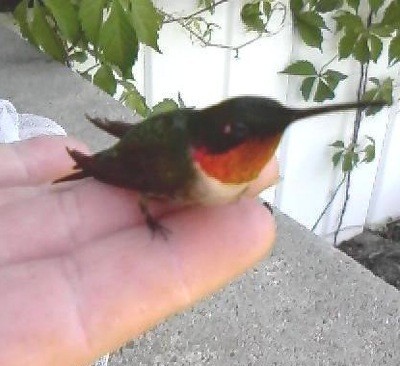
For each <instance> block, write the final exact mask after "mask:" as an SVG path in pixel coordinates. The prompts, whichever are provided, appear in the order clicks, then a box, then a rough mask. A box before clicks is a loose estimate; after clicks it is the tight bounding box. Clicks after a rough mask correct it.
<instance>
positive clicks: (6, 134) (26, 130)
mask: <svg viewBox="0 0 400 366" xmlns="http://www.w3.org/2000/svg"><path fill="white" fill-rule="evenodd" d="M41 135H61V136H65V135H66V132H65V130H64V129H63V128H62V127H61V126H60V125H58V124H57V123H56V122H54V121H53V120H51V119H49V118H46V117H41V116H36V115H34V114H19V113H18V112H17V110H16V109H15V107H14V106H13V105H12V103H11V102H9V101H8V100H5V99H0V143H7V142H15V141H21V140H26V139H29V138H31V137H35V136H41Z"/></svg>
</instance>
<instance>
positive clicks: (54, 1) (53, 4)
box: [43, 0, 80, 44]
mask: <svg viewBox="0 0 400 366" xmlns="http://www.w3.org/2000/svg"><path fill="white" fill-rule="evenodd" d="M43 2H44V4H45V5H46V7H47V8H48V9H50V11H51V14H52V15H53V17H54V19H55V21H56V23H57V26H58V27H59V28H60V32H61V35H62V36H65V38H66V39H67V40H69V41H70V42H72V43H73V44H74V43H75V42H76V41H77V40H78V39H79V36H80V24H79V19H78V12H77V10H76V9H75V7H74V6H73V5H72V4H71V2H70V1H69V0H43Z"/></svg>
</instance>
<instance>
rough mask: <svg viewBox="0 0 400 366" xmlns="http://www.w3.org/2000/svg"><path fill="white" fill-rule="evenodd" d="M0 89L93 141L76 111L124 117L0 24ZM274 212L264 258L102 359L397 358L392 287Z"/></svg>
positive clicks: (319, 361)
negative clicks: (274, 229)
mask: <svg viewBox="0 0 400 366" xmlns="http://www.w3.org/2000/svg"><path fill="white" fill-rule="evenodd" d="M0 98H8V99H10V100H11V101H12V102H13V103H14V104H15V105H16V107H17V109H18V110H20V111H23V112H31V113H37V114H41V115H44V116H47V117H50V118H53V119H54V120H56V121H58V122H60V123H61V124H62V125H63V126H64V127H65V128H66V129H67V131H68V132H69V133H70V134H72V135H76V136H78V137H79V138H81V139H82V140H84V141H85V142H87V143H88V144H89V145H90V146H92V147H93V148H95V149H97V148H100V147H103V146H105V145H106V144H108V143H110V140H109V139H108V138H106V136H105V135H103V134H102V133H101V132H99V131H96V130H95V129H94V128H92V127H91V126H88V125H87V124H86V123H85V121H84V118H83V114H84V113H85V112H88V113H92V114H98V115H101V116H108V117H121V116H123V117H125V118H126V119H129V118H131V119H133V118H132V117H131V116H130V113H129V112H128V111H126V110H125V109H124V108H123V107H121V106H120V105H119V104H118V103H117V102H115V101H113V100H112V99H111V98H109V97H108V96H106V95H105V94H103V93H102V92H100V91H98V90H96V89H95V88H94V87H92V86H91V85H89V84H88V83H87V82H86V81H84V80H81V79H80V78H79V77H78V76H76V75H74V74H73V73H72V72H70V71H69V70H67V69H65V68H64V67H62V66H61V65H59V64H56V63H54V62H51V61H50V60H49V59H48V58H46V57H45V56H43V55H41V54H39V53H38V52H37V51H36V50H35V49H33V48H32V47H31V46H29V45H27V44H26V43H25V42H24V41H22V40H20V39H19V38H18V36H16V35H15V34H13V33H12V32H10V31H9V30H7V29H5V28H1V27H0ZM277 221H278V240H277V242H276V247H275V249H274V251H273V254H272V256H271V257H270V258H268V259H265V260H264V261H263V262H262V263H260V264H259V266H258V267H256V268H254V269H252V270H250V271H249V272H248V273H247V274H246V275H244V276H242V277H241V278H240V279H238V280H237V281H236V282H234V283H233V284H231V285H230V286H228V287H227V288H225V289H224V290H222V291H220V292H219V293H217V294H216V295H215V296H213V297H212V298H210V299H206V300H204V301H203V302H202V303H200V304H199V305H197V306H196V307H194V308H193V309H191V310H189V311H186V312H185V313H183V314H181V315H177V316H175V317H173V318H171V319H169V320H168V321H166V322H165V323H163V324H161V325H160V326H158V327H157V328H156V329H154V330H152V331H149V332H148V333H146V334H145V335H144V336H143V337H141V338H140V339H138V340H135V341H132V342H131V343H129V344H128V345H127V346H126V347H125V348H124V349H123V351H122V353H121V354H115V355H113V357H112V359H111V365H168V366H169V365H182V366H183V365H190V366H194V365H199V366H200V365H216V366H218V365H232V366H233V365H240V366H249V365H307V366H309V365H360V366H361V365H363V366H367V365H393V366H395V365H396V366H397V365H400V334H399V331H400V294H399V292H397V291H396V290H395V289H394V288H393V287H391V286H390V285H387V284H386V283H384V282H383V281H381V280H380V279H378V278H377V277H374V276H373V275H372V274H371V273H370V272H369V271H367V270H365V269H364V268H363V267H361V266H360V265H359V264H357V263H356V262H355V261H353V260H352V259H350V258H348V257H346V256H345V255H344V254H343V253H341V252H339V251H338V250H336V249H334V248H332V247H330V246H329V244H327V243H325V242H323V241H322V240H321V239H319V238H317V237H315V236H314V235H312V234H311V233H310V232H308V231H307V230H306V229H304V228H303V227H301V226H300V225H299V224H297V223H295V222H294V221H293V220H291V219H289V218H287V217H285V216H283V215H280V214H278V215H277ZM104 290H105V291H107V289H104Z"/></svg>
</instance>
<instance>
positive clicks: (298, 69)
mask: <svg viewBox="0 0 400 366" xmlns="http://www.w3.org/2000/svg"><path fill="white" fill-rule="evenodd" d="M291 10H292V14H293V20H294V24H295V27H296V29H297V31H298V33H299V36H300V38H301V39H302V41H303V42H304V44H305V45H307V46H308V47H313V48H317V49H319V50H320V51H321V52H322V50H323V43H324V41H325V40H324V34H325V33H326V32H330V33H333V34H335V36H336V39H337V40H338V41H337V44H336V48H337V55H336V56H335V57H334V58H333V59H331V60H329V61H328V62H327V63H326V64H325V65H324V66H323V67H322V68H321V69H320V70H318V71H317V68H316V67H315V66H314V65H313V64H312V63H311V62H310V61H308V60H299V61H295V62H293V63H292V64H291V65H289V66H287V67H286V68H285V69H284V70H283V71H282V73H285V74H289V75H293V76H298V77H301V78H303V80H302V83H301V88H300V91H301V94H302V96H303V99H304V100H307V101H308V100H313V101H314V102H324V101H325V100H332V99H334V98H335V92H336V88H337V87H338V85H339V83H341V82H343V81H344V80H346V79H347V77H348V75H346V74H343V73H342V72H339V71H337V70H334V69H326V68H327V66H328V65H330V64H331V63H332V61H333V60H335V59H336V58H337V59H338V61H339V62H341V61H342V60H345V59H349V58H352V59H354V60H355V61H357V62H358V63H359V70H360V76H359V83H358V89H357V90H356V91H355V93H356V97H357V100H358V101H361V100H369V101H370V100H381V101H385V102H386V103H387V104H392V102H393V80H392V78H390V77H387V78H385V79H383V80H379V79H378V78H376V77H371V76H370V75H369V65H370V63H371V62H374V63H377V62H378V61H379V60H380V59H381V58H382V56H383V55H384V44H388V46H387V49H386V50H385V52H387V58H388V60H389V65H388V66H394V65H395V64H397V63H398V61H399V60H400V38H399V36H400V1H399V0H393V1H391V2H390V3H387V2H384V1H383V0H369V1H368V2H367V1H364V2H361V3H360V0H346V2H345V1H344V0H311V1H303V0H292V1H291ZM365 10H368V11H367V16H363V14H364V12H365ZM327 24H335V28H334V29H330V28H328V26H327ZM368 85H370V86H369V88H367V86H368ZM371 85H372V86H371ZM380 109H381V108H377V107H374V108H368V109H367V110H366V111H365V112H363V111H362V110H361V109H360V110H358V111H357V112H356V116H355V118H354V122H353V133H352V136H351V138H350V142H348V143H345V142H344V141H336V142H334V143H333V144H332V145H331V146H332V147H334V148H335V150H336V151H335V152H334V154H333V156H332V162H333V165H334V167H337V166H341V170H342V174H343V178H342V179H341V181H340V183H339V185H338V186H337V188H336V189H335V190H334V193H333V195H332V197H331V198H330V200H329V201H328V203H327V205H326V206H325V208H324V209H323V210H322V212H321V214H320V215H319V217H318V219H317V220H316V222H315V224H314V226H313V228H312V229H313V230H315V229H316V228H317V226H318V224H319V223H320V221H321V219H322V217H323V216H324V215H325V214H326V212H327V210H328V208H329V207H330V206H331V204H332V203H333V201H334V200H335V198H336V196H337V195H338V193H339V191H340V188H342V186H343V185H344V186H345V188H344V190H345V196H344V202H343V205H342V209H341V212H340V215H339V219H338V223H337V228H336V231H335V233H334V242H335V243H336V242H337V237H338V234H339V232H340V231H341V227H342V224H343V220H344V216H345V213H346V210H347V206H348V202H349V199H350V187H351V182H352V173H353V172H354V170H355V169H356V168H357V167H359V166H360V165H361V164H362V163H371V162H372V161H374V159H375V141H374V139H373V138H372V137H367V141H368V143H367V144H366V145H365V146H364V147H362V148H360V145H359V142H358V140H359V131H360V126H361V123H362V121H363V119H364V118H365V117H367V116H370V115H373V114H375V113H377V112H379V110H380Z"/></svg>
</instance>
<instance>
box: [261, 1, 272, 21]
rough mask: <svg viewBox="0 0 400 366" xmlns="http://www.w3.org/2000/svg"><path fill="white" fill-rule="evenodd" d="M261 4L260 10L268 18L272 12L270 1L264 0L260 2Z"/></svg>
mask: <svg viewBox="0 0 400 366" xmlns="http://www.w3.org/2000/svg"><path fill="white" fill-rule="evenodd" d="M261 5H262V12H263V13H264V15H265V16H266V17H267V18H269V17H270V16H271V14H272V5H271V2H270V1H269V0H264V1H262V2H261Z"/></svg>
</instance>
